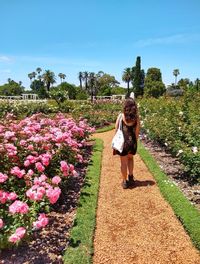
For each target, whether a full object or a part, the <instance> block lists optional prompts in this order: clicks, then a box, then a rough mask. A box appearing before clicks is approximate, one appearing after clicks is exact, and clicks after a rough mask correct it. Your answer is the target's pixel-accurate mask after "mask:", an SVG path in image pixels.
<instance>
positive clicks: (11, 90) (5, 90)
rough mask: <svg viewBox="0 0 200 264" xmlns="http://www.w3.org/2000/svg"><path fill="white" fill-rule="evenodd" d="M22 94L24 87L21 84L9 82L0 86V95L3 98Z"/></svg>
mask: <svg viewBox="0 0 200 264" xmlns="http://www.w3.org/2000/svg"><path fill="white" fill-rule="evenodd" d="M23 92H24V87H23V86H22V85H21V83H17V82H15V81H14V80H9V81H8V83H6V84H4V85H1V86H0V95H3V96H12V95H13V96H17V95H21V94H22V93H23Z"/></svg>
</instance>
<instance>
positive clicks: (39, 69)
mask: <svg viewBox="0 0 200 264" xmlns="http://www.w3.org/2000/svg"><path fill="white" fill-rule="evenodd" d="M41 71H42V69H41V68H40V67H38V68H37V69H36V72H37V73H38V74H39V75H40V73H41Z"/></svg>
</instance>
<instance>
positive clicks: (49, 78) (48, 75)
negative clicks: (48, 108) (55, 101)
mask: <svg viewBox="0 0 200 264" xmlns="http://www.w3.org/2000/svg"><path fill="white" fill-rule="evenodd" d="M42 80H43V81H44V83H45V85H46V89H47V91H48V92H49V90H50V86H51V84H54V83H55V82H56V77H55V74H54V72H52V71H50V70H46V71H45V73H44V74H43V75H42Z"/></svg>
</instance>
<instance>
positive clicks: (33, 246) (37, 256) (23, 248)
mask: <svg viewBox="0 0 200 264" xmlns="http://www.w3.org/2000/svg"><path fill="white" fill-rule="evenodd" d="M91 151H92V144H91V143H89V144H87V148H86V149H85V153H84V161H85V162H84V164H82V166H80V167H79V168H76V170H77V172H78V174H77V176H72V177H69V178H68V181H67V183H66V185H65V188H64V189H63V190H62V193H61V196H60V198H59V200H58V202H57V203H56V204H55V205H53V208H52V211H51V212H50V213H49V214H48V215H47V216H48V218H49V225H47V226H46V227H45V228H44V229H42V230H40V231H36V232H34V233H33V235H32V237H31V238H30V239H29V241H26V242H23V244H21V245H20V246H19V247H17V248H14V247H13V248H12V249H6V250H3V251H2V254H1V258H0V261H1V262H0V263H2V264H3V263H5V264H11V263H15V264H21V263H27V264H28V263H34V264H37V263H45V264H48V263H49V264H50V263H51V264H53V263H64V262H63V260H62V255H63V253H64V251H65V250H66V248H67V247H68V245H69V241H70V232H69V231H70V228H71V227H72V225H73V223H74V218H75V215H76V209H77V204H78V200H79V197H80V193H81V188H82V186H83V185H84V179H85V174H86V169H87V165H88V163H89V161H90V156H91Z"/></svg>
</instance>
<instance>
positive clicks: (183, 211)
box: [138, 142, 200, 250]
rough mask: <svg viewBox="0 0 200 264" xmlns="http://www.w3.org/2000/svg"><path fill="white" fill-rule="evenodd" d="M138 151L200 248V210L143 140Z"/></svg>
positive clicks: (193, 240) (163, 193) (164, 195)
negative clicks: (157, 160)
mask: <svg viewBox="0 0 200 264" xmlns="http://www.w3.org/2000/svg"><path fill="white" fill-rule="evenodd" d="M138 153H139V155H140V156H141V158H142V159H143V161H144V162H145V164H146V165H147V167H148V168H149V170H150V172H151V173H152V174H153V176H154V178H155V180H156V182H157V184H158V186H159V188H160V191H161V193H162V195H163V197H164V198H165V199H166V200H167V201H168V203H169V204H170V205H171V207H172V208H173V210H174V212H175V214H176V216H177V218H178V219H179V220H180V221H181V223H182V225H183V226H184V228H185V230H186V231H187V233H188V234H189V236H190V237H191V240H192V242H193V244H194V245H195V246H196V248H197V249H199V250H200V212H199V211H198V210H197V209H196V208H195V207H194V206H193V205H192V204H191V203H190V202H189V200H188V199H187V198H186V197H185V196H184V195H183V193H182V192H181V191H180V190H179V188H178V187H177V186H176V185H175V184H174V183H173V182H172V181H170V180H169V178H168V177H167V175H166V174H165V173H164V172H163V171H162V170H161V169H160V167H159V165H158V164H157V163H156V161H155V159H154V158H153V157H152V156H151V154H150V153H149V152H148V150H146V149H145V148H144V146H143V145H142V143H141V142H139V147H138Z"/></svg>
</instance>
